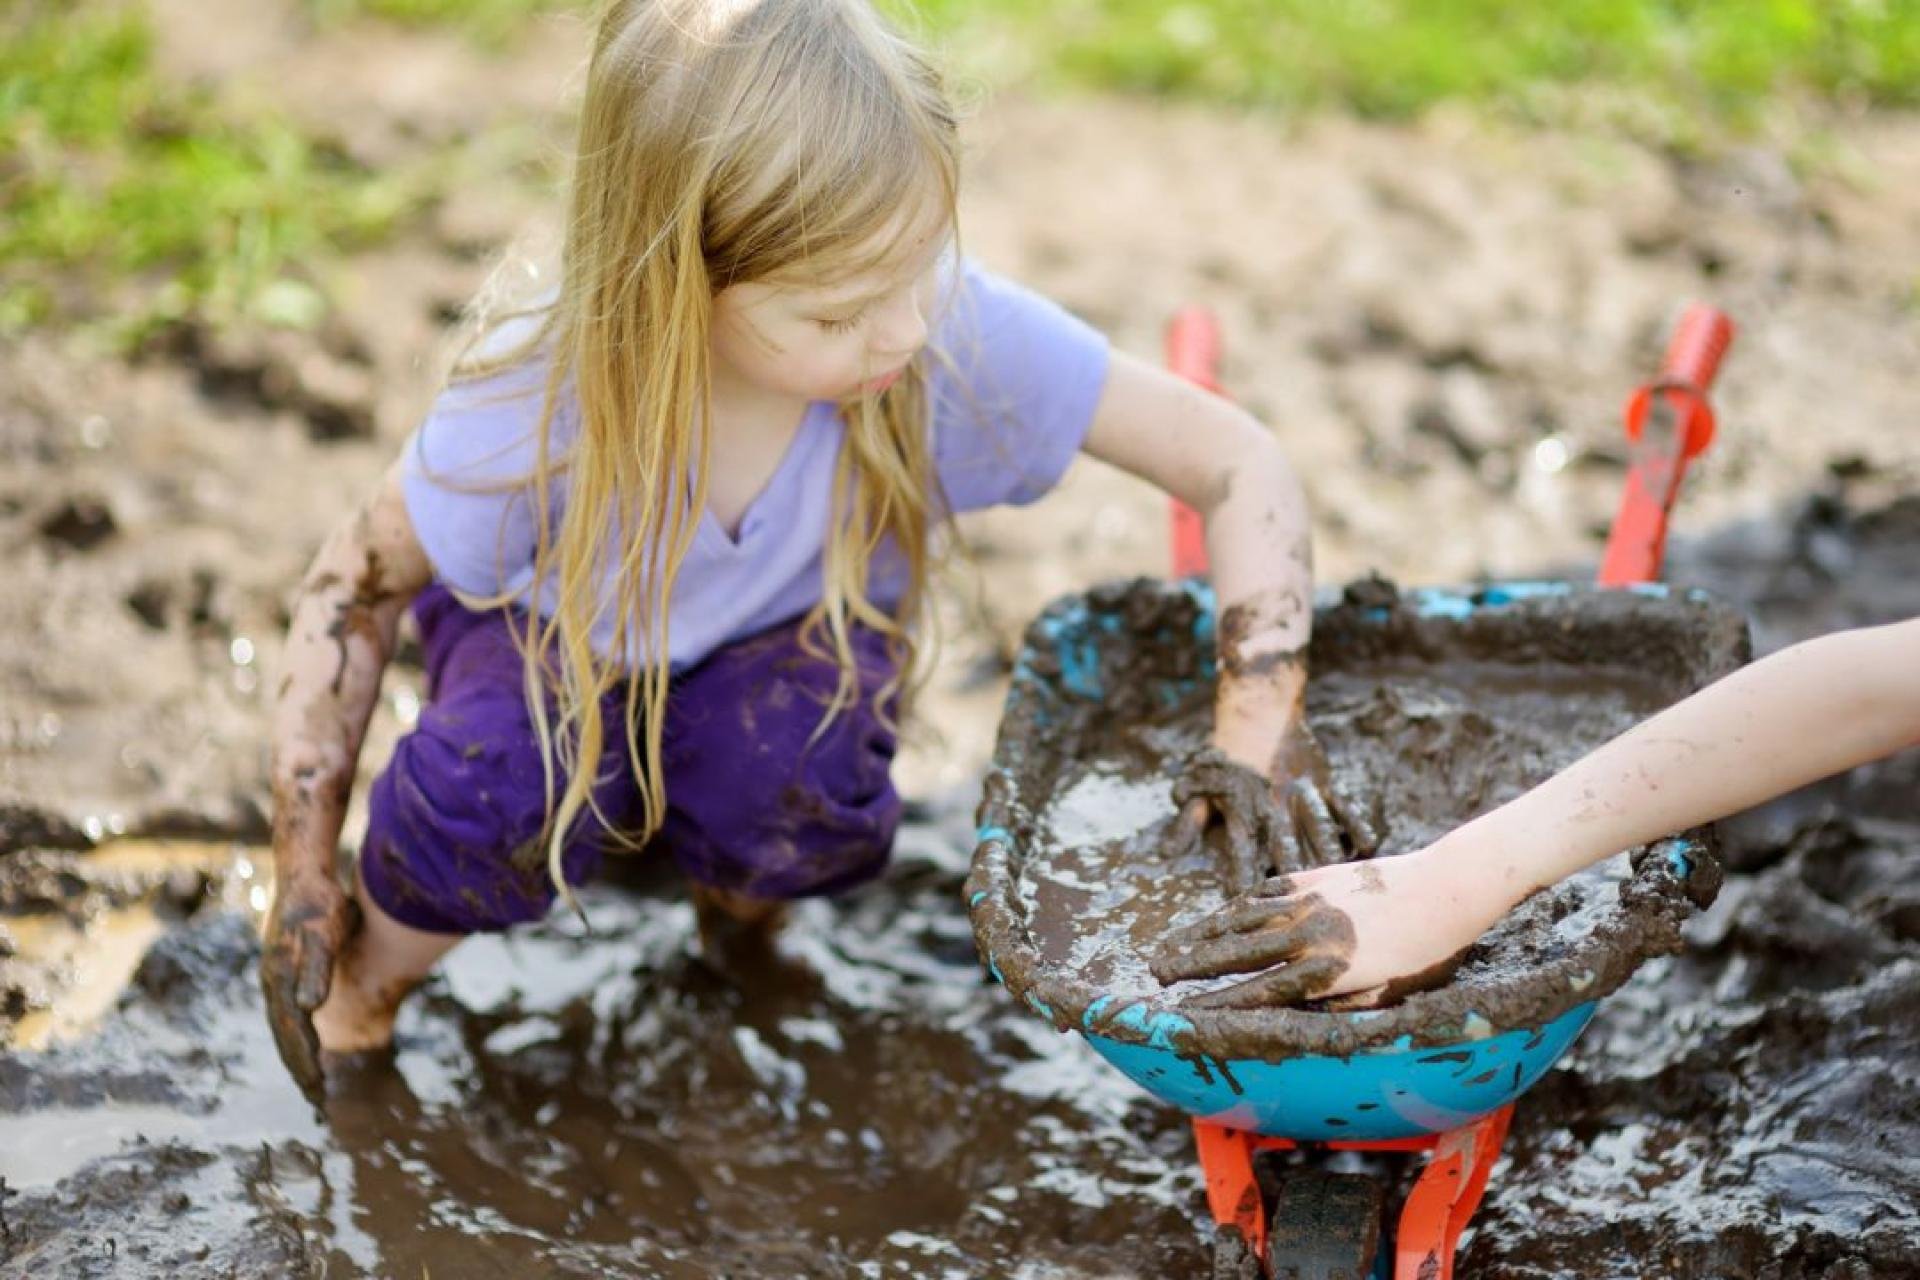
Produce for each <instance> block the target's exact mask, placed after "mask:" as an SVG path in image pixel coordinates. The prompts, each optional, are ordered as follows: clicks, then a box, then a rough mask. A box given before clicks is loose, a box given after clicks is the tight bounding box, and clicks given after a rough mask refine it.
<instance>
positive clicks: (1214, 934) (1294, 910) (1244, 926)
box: [1166, 895, 1312, 947]
mask: <svg viewBox="0 0 1920 1280" xmlns="http://www.w3.org/2000/svg"><path fill="white" fill-rule="evenodd" d="M1309 901H1310V900H1294V899H1291V898H1268V897H1259V896H1254V895H1250V896H1247V897H1241V898H1236V899H1234V900H1233V901H1232V902H1229V903H1228V904H1227V905H1226V906H1224V907H1221V908H1220V909H1219V910H1218V911H1213V912H1210V913H1208V914H1207V915H1205V916H1202V917H1201V918H1200V919H1198V920H1195V921H1194V922H1193V923H1191V924H1186V925H1182V926H1181V927H1180V928H1178V929H1175V930H1172V931H1171V932H1169V933H1168V934H1167V937H1166V945H1168V946H1172V947H1190V946H1197V945H1198V944H1200V943H1202V942H1212V941H1214V940H1215V939H1217V938H1225V937H1230V936H1231V935H1233V934H1236V933H1248V932H1251V931H1252V930H1255V929H1277V928H1284V927H1286V926H1287V925H1290V924H1293V923H1296V922H1297V921H1298V920H1299V918H1300V916H1301V915H1302V913H1304V912H1306V911H1309V910H1311V909H1312V908H1311V907H1310V906H1309V905H1308V902H1309Z"/></svg>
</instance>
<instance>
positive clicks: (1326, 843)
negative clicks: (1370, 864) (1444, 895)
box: [1272, 717, 1380, 875]
mask: <svg viewBox="0 0 1920 1280" xmlns="http://www.w3.org/2000/svg"><path fill="white" fill-rule="evenodd" d="M1273 783H1274V788H1275V790H1276V791H1277V793H1278V794H1279V796H1280V803H1281V805H1282V806H1284V808H1285V811H1286V814H1287V818H1288V821H1287V822H1285V823H1282V824H1281V829H1280V838H1279V839H1278V840H1277V841H1275V843H1274V845H1273V859H1272V870H1274V871H1276V872H1278V873H1280V874H1282V875H1285V874H1287V873H1289V872H1294V871H1310V870H1312V869H1313V868H1315V867H1326V866H1332V865H1333V864H1334V863H1336V862H1350V861H1352V860H1353V859H1355V858H1365V857H1368V856H1370V855H1371V854H1372V853H1373V851H1374V850H1375V849H1378V848H1379V847H1380V836H1379V833H1378V832H1377V831H1376V830H1375V829H1374V824H1373V822H1372V821H1371V820H1370V819H1369V818H1368V816H1367V814H1366V812H1365V810H1364V809H1363V808H1362V807H1361V806H1360V805H1359V804H1357V803H1356V802H1355V801H1354V799H1353V797H1351V796H1349V795H1348V794H1347V793H1346V792H1345V791H1343V790H1342V789H1341V788H1340V787H1338V786H1336V785H1335V783H1334V781H1333V771H1332V770H1331V769H1330V768H1329V767H1328V765H1327V754H1326V752H1325V751H1322V750H1321V749H1320V742H1319V740H1318V739H1317V738H1315V737H1314V736H1313V730H1312V729H1310V728H1309V727H1308V726H1307V722H1306V719H1305V717H1300V718H1298V719H1296V720H1295V721H1294V722H1293V724H1292V725H1291V726H1290V727H1289V728H1288V730H1287V734H1286V736H1285V737H1284V738H1282V739H1281V740H1280V746H1279V748H1278V749H1277V750H1276V751H1275V752H1274V758H1273Z"/></svg>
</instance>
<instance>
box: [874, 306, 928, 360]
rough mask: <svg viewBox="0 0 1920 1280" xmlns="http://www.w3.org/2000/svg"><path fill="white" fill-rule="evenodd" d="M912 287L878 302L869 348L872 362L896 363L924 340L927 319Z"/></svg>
mask: <svg viewBox="0 0 1920 1280" xmlns="http://www.w3.org/2000/svg"><path fill="white" fill-rule="evenodd" d="M916 292H917V291H916V290H912V289H906V290H902V291H901V292H900V293H899V294H898V295H896V296H894V297H892V298H889V299H887V301H886V302H884V303H883V304H881V306H880V307H879V308H878V310H877V311H876V312H875V314H874V317H873V328H872V330H871V338H870V345H869V351H870V352H871V354H872V356H873V360H874V363H876V364H898V363H900V362H902V361H905V360H907V359H909V358H910V357H912V356H913V354H914V353H915V352H917V351H919V350H920V348H921V347H923V346H925V345H926V343H927V318H926V316H925V315H923V314H922V313H921V309H920V299H919V298H918V297H916V296H915V294H916Z"/></svg>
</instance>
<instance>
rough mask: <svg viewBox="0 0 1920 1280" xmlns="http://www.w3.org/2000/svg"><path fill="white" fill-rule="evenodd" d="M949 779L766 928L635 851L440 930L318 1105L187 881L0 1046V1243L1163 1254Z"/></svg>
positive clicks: (425, 1261) (1160, 1270) (876, 1258)
mask: <svg viewBox="0 0 1920 1280" xmlns="http://www.w3.org/2000/svg"><path fill="white" fill-rule="evenodd" d="M970 800H971V797H970V796H967V795H956V796H955V797H954V798H953V800H952V802H951V803H950V804H947V805H942V806H935V807H931V808H922V809H921V810H920V811H919V813H918V815H917V818H916V821H915V822H914V823H913V824H912V827H911V829H910V830H909V831H908V832H907V833H906V834H905V835H904V836H903V838H902V842H901V846H900V850H899V857H898V858H897V860H896V864H895V866H894V868H893V870H892V872H891V873H890V875H889V877H888V878H887V880H886V881H884V882H883V883H882V884H880V885H878V886H876V887H875V888H874V889H873V890H871V891H869V892H867V893H864V894H860V895H855V896H853V897H850V898H848V899H846V900H844V901H842V902H838V903H831V904H829V903H821V902H814V903H807V904H802V905H801V907H800V908H799V910H798V911H797V912H796V915H795V918H794V919H793V920H792V922H791V923H790V925H789V928H788V930H787V933H786V935H785V937H784V938H783V940H782V941H781V942H780V944H779V945H778V947H777V948H776V950H775V951H774V952H773V953H770V954H765V953H763V954H758V955H751V954H749V955H733V956H728V957H726V958H725V959H724V962H723V963H717V964H716V963H711V962H709V961H708V960H706V959H704V958H702V957H701V956H699V955H698V954H697V948H696V946H695V943H694V941H693V939H694V924H693V915H692V911H691V909H690V907H688V906H687V905H686V903H685V902H684V900H683V895H682V894H681V892H680V891H679V889H678V886H677V885H674V884H671V883H664V882H658V881H652V880H649V879H647V878H644V877H643V878H642V879H641V880H640V881H639V882H638V883H631V884H623V885H601V886H596V887H594V888H592V889H591V890H590V891H589V893H588V894H587V895H586V899H585V900H586V905H587V909H588V914H589V917H590V919H591V920H592V922H593V926H594V930H595V934H594V936H591V937H590V936H588V935H587V934H586V932H585V930H584V929H583V928H582V927H581V926H580V925H579V924H578V922H577V921H575V920H572V919H569V918H565V917H557V918H555V919H553V920H550V921H548V922H547V923H545V924H542V925H540V926H537V927H534V928H530V929H525V930H518V931H515V932H514V933H512V934H510V935H507V936H505V937H498V938H477V939H474V940H472V941H469V942H468V943H465V944H463V945H462V946H461V947H460V948H459V949H458V950H457V951H456V952H455V953H454V954H453V956H452V957H451V959H450V961H449V963H448V964H447V965H446V967H445V971H444V973H443V974H442V975H441V976H439V977H436V978H435V979H434V980H433V982H432V983H430V984H429V986H428V987H427V988H426V989H425V990H424V992H423V993H421V996H420V998H418V999H416V1000H415V1001H413V1002H412V1003H411V1004H410V1005H409V1006H408V1008H407V1009H406V1010H405V1011H404V1012H403V1015H402V1019H401V1023H400V1028H399V1037H398V1047H397V1052H396V1053H395V1054H394V1055H393V1056H392V1059H391V1060H390V1061H383V1062H377V1063H370V1064H366V1065H365V1066H363V1067H361V1068H359V1069H357V1070H355V1071H353V1072H351V1073H344V1074H340V1075H337V1076H336V1078H335V1080H334V1082H333V1090H332V1097H331V1098H330V1099H329V1101H328V1104H327V1106H326V1109H325V1113H324V1114H318V1113H316V1112H315V1111H314V1110H313V1109H312V1108H310V1107H309V1106H308V1105H307V1104H306V1103H305V1102H304V1100H303V1099H302V1098H301V1097H300V1095H299V1094H298V1092H297V1091H296V1090H295V1089H294V1087H293V1085H292V1083H291V1082H290V1081H289V1080H288V1078H287V1076H286V1074H285V1072H284V1070H283V1068H282V1067H281V1066H280V1064H279V1061H278V1059H277V1058H276V1056H275V1054H274V1050H273V1046H272V1042H271V1039H270V1037H269V1035H268V1033H267V1030H266V1025H265V1021H264V1017H263V1014H262V1011H261V1007H260V1000H259V996H258V989H257V976H256V972H255V964H256V961H257V956H258V947H257V943H256V941H255V936H254V919H253V917H252V916H251V914H250V913H249V912H248V911H247V910H246V909H245V898H246V894H245V892H244V891H243V892H241V893H240V894H239V895H238V900H237V901H236V897H235V895H234V894H233V893H230V892H225V891H223V890H222V888H221V887H220V886H215V887H214V890H213V892H212V893H211V894H210V895H209V899H208V901H207V903H206V904H205V905H204V906H203V908H202V909H200V910H198V911H196V912H193V913H192V914H190V915H189V917H188V918H187V919H185V920H184V921H180V920H177V919H175V920H170V921H168V922H167V924H168V927H166V928H164V929H163V930H158V932H159V933H160V936H159V938H158V940H157V941H154V942H153V943H152V945H151V947H150V948H148V949H147V950H146V951H145V954H144V958H142V959H140V961H139V963H138V966H137V968H136V969H135V970H134V972H133V977H132V981H131V984H130V986H129V987H128V988H127V990H126V991H125V993H124V994H123V995H122V996H121V997H120V999H119V1001H118V1004H117V1006H116V1007H115V1008H113V1009H112V1010H111V1011H109V1012H108V1013H106V1015H105V1017H104V1019H103V1020H101V1021H100V1022H99V1023H98V1025H96V1026H94V1027H92V1028H90V1029H85V1030H84V1031H81V1032H78V1033H75V1032H74V1031H72V1029H71V1028H69V1029H67V1030H66V1033H65V1034H59V1035H53V1034H49V1035H39V1036H38V1037H37V1038H38V1039H39V1041H40V1042H41V1043H42V1046H43V1047H39V1048H37V1049H33V1050H26V1049H24V1048H22V1047H19V1045H18V1044H16V1048H15V1049H14V1050H13V1051H10V1052H0V1176H4V1178H5V1179H6V1184H5V1186H6V1190H5V1196H6V1198H5V1200H4V1202H0V1215H3V1216H4V1231H0V1275H5V1276H9V1277H12V1276H20V1277H28V1276H31V1277H36V1278H37V1277H50V1276H60V1277H67V1276H123V1275H124V1276H149V1275H158V1274H170V1275H176V1276H187V1277H197V1276H229V1275H239V1276H320V1275H326V1276H334V1277H338V1276H396V1277H408V1278H409V1280H411V1278H412V1277H419V1276H423V1275H430V1276H435V1277H438V1276H458V1277H470V1276H495V1275H497V1276H514V1277H525V1276H569V1275H577V1276H671V1277H681V1276H685V1277H696V1276H697V1277H709V1276H714V1275H737V1276H762V1275H764V1276H849V1275H858V1276H901V1277H906V1276H913V1277H924V1276H978V1275H987V1274H998V1275H1012V1274H1022V1273H1023V1272H1022V1268H1027V1270H1026V1271H1025V1272H1024V1274H1032V1275H1061V1276H1083V1275H1084V1276H1109V1275H1129V1274H1154V1275H1177V1274H1182V1273H1183V1272H1184V1271H1187V1270H1191V1269H1192V1266H1193V1265H1195V1264H1194V1259H1196V1258H1197V1257H1198V1256H1199V1254H1198V1248H1199V1246H1198V1240H1199V1236H1198V1228H1197V1226H1196V1223H1195V1218H1194V1215H1193V1212H1192V1207H1193V1204H1194V1203H1195V1201H1196V1199H1197V1196H1198V1174H1197V1170H1195V1169H1194V1168H1193V1167H1191V1164H1190V1161H1189V1160H1188V1159H1187V1153H1186V1146H1187V1144H1188V1141H1189V1138H1188V1135H1187V1132H1186V1129H1185V1126H1184V1124H1183V1123H1182V1122H1181V1121H1180V1120H1179V1118H1178V1117H1174V1116H1169V1115H1166V1114H1165V1113H1163V1112H1161V1111H1160V1110H1159V1109H1158V1108H1156V1107H1154V1106H1153V1105H1151V1103H1150V1102H1149V1101H1148V1100H1146V1099H1144V1098H1142V1097H1140V1096H1139V1095H1138V1094H1137V1093H1136V1092H1135V1091H1134V1090H1133V1089H1132V1088H1131V1087H1130V1086H1129V1085H1127V1084H1126V1082H1125V1081H1124V1080H1122V1079H1120V1078H1119V1077H1117V1076H1115V1075H1114V1074H1113V1073H1112V1072H1111V1071H1109V1070H1108V1069H1107V1068H1106V1066H1105V1065H1104V1064H1103V1063H1101V1062H1100V1061H1099V1060H1098V1059H1097V1058H1095V1057H1094V1056H1093V1055H1092V1054H1091V1052H1090V1051H1086V1050H1084V1049H1083V1048H1082V1047H1081V1046H1079V1045H1077V1044H1076V1043H1072V1042H1068V1041H1065V1040H1063V1039H1061V1038H1059V1037H1057V1036H1055V1035H1054V1034H1053V1033H1052V1032H1051V1031H1049V1030H1048V1029H1047V1028H1046V1027H1044V1026H1042V1025H1040V1024H1037V1023H1035V1022H1034V1021H1033V1019H1032V1018H1031V1017H1030V1016H1029V1015H1027V1014H1026V1013H1025V1011H1024V1010H1021V1009H1019V1008H1018V1007H1017V1006H1014V1005H1012V1003H1011V1002H1009V1001H1007V1000H1006V999H1005V997H1004V993H1001V992H999V991H998V990H997V989H996V988H993V987H990V986H988V985H986V983H985V981H984V979H983V975H982V974H981V972H980V969H979V966H978V962H977V960H976V959H975V957H974V953H973V946H972V939H971V935H970V932H969V930H968V927H967V922H966V918H965V915H964V913H963V912H962V911H961V910H960V908H959V905H958V897H959V891H958V886H959V883H960V881H961V879H962V877H963V875H964V871H965V858H966V853H967V849H968V846H969V843H970V832H971V821H970V817H969V815H968V812H967V809H968V807H969V805H970ZM103 852H104V851H103ZM89 856H91V855H89ZM126 910H128V911H130V912H131V911H136V908H134V907H128V908H126Z"/></svg>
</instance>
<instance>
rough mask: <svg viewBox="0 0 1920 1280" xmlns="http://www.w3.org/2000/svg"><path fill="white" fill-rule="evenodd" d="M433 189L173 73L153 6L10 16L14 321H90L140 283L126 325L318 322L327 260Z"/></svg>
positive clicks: (0, 225)
mask: <svg viewBox="0 0 1920 1280" xmlns="http://www.w3.org/2000/svg"><path fill="white" fill-rule="evenodd" d="M426 196H427V189H426V187H425V185H424V183H423V181H422V180H421V176H420V175H417V174H414V175H407V174H397V175H390V174H376V173H370V172H368V171H366V170H365V169H363V168H361V167H360V166H357V165H355V164H354V163H352V162H351V161H350V160H349V159H348V158H347V157H345V156H344V155H342V154H340V153H339V151H338V150H337V149H335V148H331V147H329V146H326V145H323V144H322V143H320V142H317V141H315V140H314V139H312V138H310V137H308V136H307V135H305V134H304V133H302V132H301V131H300V130H299V129H297V128H295V127H294V126H292V125H291V124H289V123H287V122H285V121H283V120H280V119H278V118H275V117H273V116H271V115H259V114H249V115H247V116H244V117H241V116H236V115H233V114H230V113H229V112H227V111H225V110H223V109H222V107H221V104H219V103H218V102H217V101H215V100H214V99H213V97H212V96H211V95H210V94H208V93H207V92H205V91H203V90H195V89H189V88H186V87H184V86H180V85H176V84H172V83H169V82H167V81H165V80H163V79H162V78H161V77H160V76H158V75H157V74H156V73H155V70H154V68H153V60H152V36H151V32H150V30H149V28H148V26H147V24H146V20H145V18H144V16H143V14H142V13H141V11H139V10H137V9H131V8H122V7H118V6H107V5H101V4H88V3H82V4H79V5H73V4H71V3H68V2H67V0H27V2H26V3H24V4H22V3H17V2H16V3H15V4H13V5H12V6H10V8H9V11H8V12H7V14H6V15H5V16H4V17H0V205H3V206H4V207H5V209H6V211H7V215H6V217H5V219H4V220H0V330H4V329H18V328H20V327H22V326H24V325H27V324H32V323H36V322H40V321H43V320H49V319H67V320H71V319H85V318H90V317H89V316H88V315H87V314H86V313H87V311H88V309H89V308H90V307H92V306H100V305H103V304H104V303H105V302H106V300H107V299H108V298H109V296H110V294H111V292H112V287H113V286H114V285H115V284H116V283H117V282H121V281H125V280H129V279H131V280H137V281H140V282H143V283H146V284H149V285H151V286H152V287H151V288H148V289H144V290H141V291H140V294H141V297H142V300H143V301H142V305H141V307H140V310H139V314H137V315H132V316H124V317H120V319H121V320H122V321H124V322H125V323H124V324H123V325H122V327H123V329H124V328H126V327H128V326H131V327H132V328H133V329H137V328H139V327H140V326H142V325H144V324H147V323H151V322H152V321H154V320H155V319H165V318H168V317H169V316H171V315H180V314H186V313H188V312H194V313H199V314H202V315H207V316H210V317H212V318H214V319H216V320H226V319H239V318H242V317H245V318H251V319H267V320H270V321H277V322H283V323H300V322H306V323H311V322H312V321H314V320H316V319H318V315H319V312H320V311H323V310H324V302H323V301H321V300H319V298H318V296H317V290H316V288H315V281H316V278H317V277H316V273H315V268H316V266H317V265H318V264H319V263H321V262H322V261H324V260H325V259H326V258H327V257H328V256H330V255H333V254H335V253H337V252H339V251H340V250H343V249H350V248H352V247H354V246H356V245H363V244H366V243H369V242H371V241H374V240H377V239H378V238H379V237H381V236H382V235H384V234H385V233H386V232H388V231H389V230H390V229H391V228H392V227H393V226H394V225H395V224H396V222H397V221H399V220H400V219H401V218H403V217H405V216H406V215H407V214H408V213H409V212H411V211H413V210H414V209H416V208H417V207H418V206H419V205H420V204H421V203H422V202H423V201H424V199H425V198H426ZM115 301H116V303H117V302H118V301H119V300H118V299H116V300H115Z"/></svg>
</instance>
